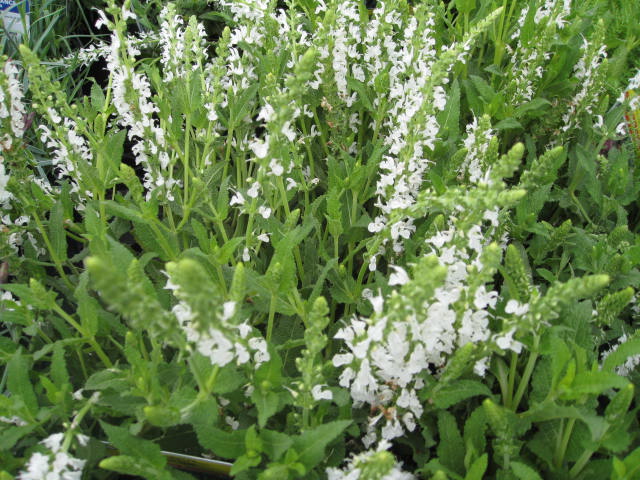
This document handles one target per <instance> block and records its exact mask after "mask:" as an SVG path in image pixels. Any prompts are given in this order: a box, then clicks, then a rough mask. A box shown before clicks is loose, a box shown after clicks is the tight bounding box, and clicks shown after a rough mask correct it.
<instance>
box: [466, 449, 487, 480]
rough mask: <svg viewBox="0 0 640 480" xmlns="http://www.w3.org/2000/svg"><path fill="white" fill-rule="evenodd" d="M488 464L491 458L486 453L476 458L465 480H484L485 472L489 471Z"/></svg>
mask: <svg viewBox="0 0 640 480" xmlns="http://www.w3.org/2000/svg"><path fill="white" fill-rule="evenodd" d="M488 462H489V457H488V455H487V454H486V453H483V454H482V456H481V457H479V458H476V460H475V461H474V462H473V464H472V465H471V467H469V470H467V474H466V475H465V477H464V480H482V479H483V478H484V472H486V471H487V465H488Z"/></svg>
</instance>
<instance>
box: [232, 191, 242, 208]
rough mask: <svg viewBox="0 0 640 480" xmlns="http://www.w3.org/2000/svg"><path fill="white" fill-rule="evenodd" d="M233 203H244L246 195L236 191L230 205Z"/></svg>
mask: <svg viewBox="0 0 640 480" xmlns="http://www.w3.org/2000/svg"><path fill="white" fill-rule="evenodd" d="M233 205H244V196H243V195H242V194H241V193H240V192H236V193H235V194H234V195H233V197H231V200H230V201H229V206H233Z"/></svg>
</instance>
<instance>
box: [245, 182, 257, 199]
mask: <svg viewBox="0 0 640 480" xmlns="http://www.w3.org/2000/svg"><path fill="white" fill-rule="evenodd" d="M259 194H260V184H259V183H258V182H253V184H252V185H251V187H249V190H247V195H249V197H251V198H258V195H259Z"/></svg>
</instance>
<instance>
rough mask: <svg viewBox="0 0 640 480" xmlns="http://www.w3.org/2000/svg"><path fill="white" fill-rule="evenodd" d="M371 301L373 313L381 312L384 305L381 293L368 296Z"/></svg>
mask: <svg viewBox="0 0 640 480" xmlns="http://www.w3.org/2000/svg"><path fill="white" fill-rule="evenodd" d="M369 301H370V302H371V306H373V311H374V312H375V313H382V308H383V307H384V297H383V296H382V295H378V296H376V297H371V298H369Z"/></svg>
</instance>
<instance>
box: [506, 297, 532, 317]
mask: <svg viewBox="0 0 640 480" xmlns="http://www.w3.org/2000/svg"><path fill="white" fill-rule="evenodd" d="M504 311H505V312H506V313H512V314H514V315H518V316H520V315H524V314H525V313H527V312H528V311H529V304H528V303H525V304H521V303H520V302H518V301H517V300H513V299H511V300H509V301H508V302H507V305H506V306H505V307H504Z"/></svg>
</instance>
